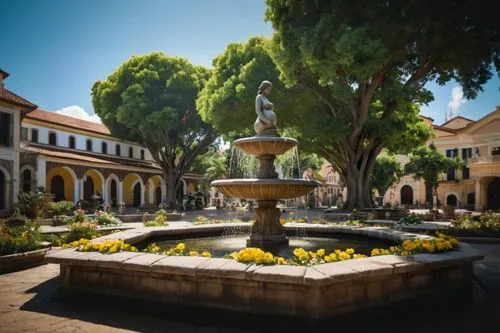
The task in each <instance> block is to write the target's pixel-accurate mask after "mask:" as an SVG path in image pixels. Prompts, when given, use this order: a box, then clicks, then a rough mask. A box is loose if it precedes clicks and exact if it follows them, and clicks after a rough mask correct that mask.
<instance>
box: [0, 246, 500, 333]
mask: <svg viewBox="0 0 500 333" xmlns="http://www.w3.org/2000/svg"><path fill="white" fill-rule="evenodd" d="M471 245H472V246H473V247H474V248H476V249H477V250H479V251H482V252H483V253H484V254H485V255H486V258H485V260H483V261H481V262H478V263H477V264H476V267H475V271H476V276H477V278H478V282H477V283H476V285H475V302H474V304H468V305H465V306H455V307H450V305H446V307H445V305H444V304H439V302H437V303H433V304H425V305H423V306H418V307H405V306H403V307H400V308H397V309H394V308H391V309H388V310H385V309H382V310H381V311H377V312H373V311H369V312H367V313H363V314H361V315H360V314H358V315H354V316H350V317H342V318H335V319H331V320H329V321H327V322H323V323H318V324H311V323H307V322H302V321H295V320H291V319H289V318H278V317H272V318H269V317H267V318H266V317H262V316H254V315H250V314H243V315H241V314H235V313H230V312H221V311H215V312H213V311H206V310H200V309H187V308H180V307H169V306H166V305H163V304H161V305H158V304H149V303H146V304H138V303H131V302H127V301H124V300H114V299H112V298H110V297H101V298H96V297H95V296H88V297H84V296H82V297H68V296H65V295H64V294H62V293H61V292H60V290H59V279H58V275H59V266H58V265H53V264H49V265H43V266H39V267H36V268H31V269H28V270H24V271H20V272H15V273H10V274H4V275H0V332H54V333H55V332H199V333H204V332H283V331H287V332H296V331H301V332H308V331H313V330H314V331H315V332H332V331H338V330H339V329H348V330H349V332H358V331H363V332H366V331H367V330H369V331H370V332H384V333H387V332H405V333H408V332H476V331H478V332H498V329H499V327H500V316H499V313H500V245H488V244H471ZM304 297H307V295H304Z"/></svg>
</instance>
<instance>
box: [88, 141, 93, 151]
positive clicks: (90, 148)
mask: <svg viewBox="0 0 500 333" xmlns="http://www.w3.org/2000/svg"><path fill="white" fill-rule="evenodd" d="M87 150H88V151H92V140H91V139H87Z"/></svg>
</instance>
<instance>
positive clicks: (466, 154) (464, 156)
mask: <svg viewBox="0 0 500 333" xmlns="http://www.w3.org/2000/svg"><path fill="white" fill-rule="evenodd" d="M471 157H472V148H462V159H464V160H466V159H468V158H471Z"/></svg>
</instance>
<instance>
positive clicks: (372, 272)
mask: <svg viewBox="0 0 500 333" xmlns="http://www.w3.org/2000/svg"><path fill="white" fill-rule="evenodd" d="M370 259H371V258H363V259H355V260H345V261H341V262H338V264H339V265H341V266H343V267H346V268H350V269H352V270H354V271H356V272H358V273H360V276H361V277H367V276H378V275H388V274H391V273H392V271H393V267H392V265H388V264H384V263H377V262H372V261H370Z"/></svg>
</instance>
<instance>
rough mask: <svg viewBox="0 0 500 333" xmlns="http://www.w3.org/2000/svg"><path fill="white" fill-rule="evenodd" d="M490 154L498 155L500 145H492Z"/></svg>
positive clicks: (499, 153)
mask: <svg viewBox="0 0 500 333" xmlns="http://www.w3.org/2000/svg"><path fill="white" fill-rule="evenodd" d="M491 155H493V156H498V155H500V147H494V148H493V149H492V150H491Z"/></svg>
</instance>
